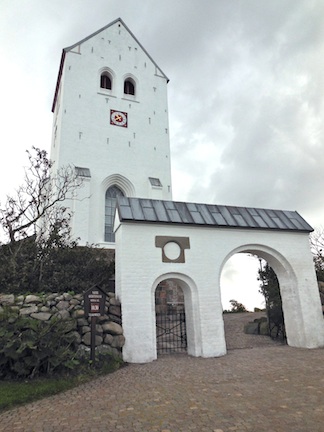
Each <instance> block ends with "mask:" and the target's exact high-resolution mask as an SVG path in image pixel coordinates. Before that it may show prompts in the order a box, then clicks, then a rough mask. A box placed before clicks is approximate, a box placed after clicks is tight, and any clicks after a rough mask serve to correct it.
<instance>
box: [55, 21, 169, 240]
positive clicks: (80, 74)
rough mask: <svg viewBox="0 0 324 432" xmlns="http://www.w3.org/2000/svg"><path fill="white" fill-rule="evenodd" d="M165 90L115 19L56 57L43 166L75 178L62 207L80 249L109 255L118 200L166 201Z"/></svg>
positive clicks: (154, 69) (153, 68)
mask: <svg viewBox="0 0 324 432" xmlns="http://www.w3.org/2000/svg"><path fill="white" fill-rule="evenodd" d="M167 83H168V78H167V76H166V75H165V74H164V73H163V71H162V70H161V69H160V68H159V66H158V65H157V64H156V63H155V61H154V60H153V59H152V58H151V56H150V55H149V54H148V53H147V52H146V50H145V49H144V48H143V46H142V45H141V44H140V43H139V41H138V40H137V39H136V38H135V36H134V35H133V34H132V32H131V31H130V30H129V29H128V27H127V26H126V25H125V24H124V22H123V21H122V20H121V19H120V18H119V19H117V20H115V21H114V22H112V23H110V24H109V25H107V26H106V27H104V28H102V29H100V30H98V31H97V32H95V33H93V34H92V35H90V36H88V37H86V38H85V39H83V40H81V41H80V42H77V43H76V44H74V45H72V46H70V47H68V48H65V49H63V53H62V58H61V64H60V68H59V74H58V79H57V85H56V90H55V96H54V101H53V107H52V111H53V113H54V121H53V136H52V147H51V160H52V161H54V167H53V168H54V169H58V168H60V167H62V166H66V165H72V166H74V167H75V170H76V173H77V175H78V176H80V177H82V178H83V187H82V188H81V189H80V190H79V191H78V196H77V197H76V198H75V199H73V200H71V201H70V202H69V203H68V205H69V207H71V210H72V212H73V218H72V234H73V235H74V236H75V237H78V238H79V239H80V242H79V243H80V244H81V245H85V244H87V243H90V244H93V243H95V244H99V245H100V246H103V247H114V233H113V217H114V211H115V205H116V197H117V196H118V195H123V196H129V197H139V198H150V199H164V200H171V199H172V189H171V166H170V143H169V125H168V106H167Z"/></svg>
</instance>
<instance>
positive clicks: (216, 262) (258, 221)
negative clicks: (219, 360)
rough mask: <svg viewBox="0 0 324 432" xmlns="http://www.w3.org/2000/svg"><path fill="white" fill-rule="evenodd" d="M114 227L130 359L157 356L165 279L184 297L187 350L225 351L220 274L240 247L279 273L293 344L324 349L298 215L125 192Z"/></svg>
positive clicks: (306, 244)
mask: <svg viewBox="0 0 324 432" xmlns="http://www.w3.org/2000/svg"><path fill="white" fill-rule="evenodd" d="M115 230H116V231H115V233H116V295H117V297H118V298H119V299H120V301H121V304H122V318H123V328H124V334H125V338H126V343H125V346H124V349H123V357H124V360H125V361H127V362H133V363H145V362H150V361H152V360H154V359H156V358H157V348H156V336H157V335H156V318H155V308H156V305H155V291H156V288H157V286H158V285H159V283H160V282H162V281H164V280H174V281H176V282H177V283H178V284H179V286H180V287H181V288H182V291H183V294H184V304H185V309H186V328H187V341H188V354H191V355H193V356H197V357H198V356H201V357H217V356H222V355H224V354H226V344H225V335H224V324H223V315H222V305H221V297H220V276H221V272H222V268H223V266H224V264H225V263H226V261H227V260H228V259H229V257H230V256H232V255H233V254H235V253H238V252H247V253H254V254H257V255H258V256H260V257H262V258H264V259H265V260H267V262H268V263H269V264H270V265H271V267H273V269H274V270H275V272H276V274H277V276H278V279H279V282H280V290H281V296H282V302H283V311H284V316H285V324H286V331H287V339H288V344H289V345H290V346H294V347H299V348H318V347H323V346H324V323H323V316H322V310H321V304H320V299H319V292H318V288H317V282H316V276H315V271H314V266H313V261H312V256H311V252H310V248H309V241H308V235H309V232H311V231H312V228H311V227H310V226H309V225H308V224H307V222H306V221H305V220H304V219H303V218H301V216H300V215H299V214H298V213H297V212H292V211H279V210H265V209H254V208H242V207H229V206H216V205H205V204H194V203H183V202H182V203H180V202H173V201H160V200H148V199H138V198H126V197H119V198H118V202H117V211H116V221H115Z"/></svg>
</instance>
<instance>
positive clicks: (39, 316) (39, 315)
mask: <svg viewBox="0 0 324 432" xmlns="http://www.w3.org/2000/svg"><path fill="white" fill-rule="evenodd" d="M30 316H31V317H32V318H35V319H37V320H40V321H48V320H49V319H50V318H51V316H52V315H51V314H50V313H46V312H38V313H32V314H30Z"/></svg>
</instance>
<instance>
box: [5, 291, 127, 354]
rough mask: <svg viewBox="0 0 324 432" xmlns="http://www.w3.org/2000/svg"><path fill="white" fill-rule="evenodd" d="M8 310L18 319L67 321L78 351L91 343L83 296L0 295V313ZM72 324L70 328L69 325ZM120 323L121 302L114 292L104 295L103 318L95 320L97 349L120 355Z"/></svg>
mask: <svg viewBox="0 0 324 432" xmlns="http://www.w3.org/2000/svg"><path fill="white" fill-rule="evenodd" d="M6 308H9V309H10V310H12V311H13V312H15V313H17V314H19V315H21V316H29V317H31V318H33V319H35V320H40V321H49V320H51V319H53V317H57V318H60V319H62V320H64V321H66V322H67V323H69V324H67V325H69V328H72V330H71V331H73V332H74V333H75V336H76V339H77V341H78V343H79V345H80V350H88V349H89V348H90V343H91V327H90V325H91V318H86V317H85V313H84V302H83V295H82V294H74V295H72V294H69V293H63V294H57V293H52V294H43V295H33V294H29V295H19V296H14V295H13V294H0V313H1V312H2V311H3V310H4V309H6ZM71 321H72V323H73V325H72V326H71ZM121 324H122V321H121V306H120V302H119V301H118V300H117V299H116V298H115V294H114V293H108V294H107V296H106V305H105V315H103V316H101V317H97V325H96V342H95V343H96V347H97V348H98V350H99V351H104V352H107V353H110V354H112V355H115V356H117V357H120V356H121V351H122V347H123V345H124V343H125V338H124V335H123V328H122V325H121Z"/></svg>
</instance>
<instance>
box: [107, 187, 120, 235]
mask: <svg viewBox="0 0 324 432" xmlns="http://www.w3.org/2000/svg"><path fill="white" fill-rule="evenodd" d="M118 196H124V192H123V191H122V190H121V189H119V187H118V186H115V185H114V186H111V187H110V188H108V189H107V191H106V197H105V241H106V242H114V241H115V234H114V232H113V229H114V215H115V209H116V198H117V197H118Z"/></svg>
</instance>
